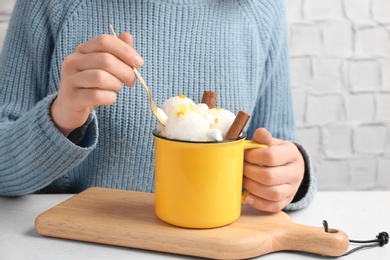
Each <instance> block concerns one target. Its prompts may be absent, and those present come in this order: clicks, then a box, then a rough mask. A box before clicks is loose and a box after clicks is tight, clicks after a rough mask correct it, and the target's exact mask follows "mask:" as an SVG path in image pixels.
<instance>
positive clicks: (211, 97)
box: [202, 90, 218, 109]
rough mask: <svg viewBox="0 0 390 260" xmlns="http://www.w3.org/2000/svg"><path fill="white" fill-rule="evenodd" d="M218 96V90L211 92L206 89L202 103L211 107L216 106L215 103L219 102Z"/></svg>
mask: <svg viewBox="0 0 390 260" xmlns="http://www.w3.org/2000/svg"><path fill="white" fill-rule="evenodd" d="M217 96H218V93H217V92H211V91H208V90H205V91H204V92H203V97H202V103H204V104H206V105H207V106H208V107H209V109H211V108H214V107H215V103H216V102H217Z"/></svg>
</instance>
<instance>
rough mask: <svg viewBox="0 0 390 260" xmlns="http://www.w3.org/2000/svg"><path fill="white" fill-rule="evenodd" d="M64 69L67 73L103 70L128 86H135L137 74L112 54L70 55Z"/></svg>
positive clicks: (66, 59) (65, 61)
mask: <svg viewBox="0 0 390 260" xmlns="http://www.w3.org/2000/svg"><path fill="white" fill-rule="evenodd" d="M63 69H64V72H65V73H66V72H67V73H72V72H73V73H79V72H82V71H87V70H102V71H104V72H108V73H110V74H112V75H113V76H114V77H116V78H117V79H119V80H120V81H122V82H123V83H125V84H126V85H127V86H134V85H135V74H134V71H133V70H132V68H131V67H129V66H128V65H127V64H125V63H123V62H122V61H121V60H119V59H117V58H116V57H115V56H113V55H112V54H110V53H105V52H98V53H87V54H78V53H76V54H72V55H69V56H68V57H67V58H65V60H64V64H63Z"/></svg>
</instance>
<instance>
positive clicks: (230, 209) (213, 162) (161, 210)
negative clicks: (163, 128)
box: [153, 131, 267, 228]
mask: <svg viewBox="0 0 390 260" xmlns="http://www.w3.org/2000/svg"><path fill="white" fill-rule="evenodd" d="M153 135H154V139H155V149H156V150H155V178H156V180H155V181H156V183H155V184H156V190H155V196H156V205H155V210H156V215H157V217H158V218H159V219H161V220H162V221H164V222H166V223H169V224H172V225H175V226H180V227H187V228H214V227H220V226H224V225H227V224H230V223H232V222H234V221H235V220H237V219H238V218H239V216H240V214H241V204H242V196H243V195H242V178H243V163H244V150H245V149H253V148H264V147H267V146H266V145H262V144H258V143H255V142H254V141H249V140H245V138H246V136H245V134H244V135H242V136H241V137H239V138H237V139H234V140H226V141H222V142H189V141H180V140H170V139H167V138H164V137H161V136H160V135H158V134H157V132H156V131H154V132H153Z"/></svg>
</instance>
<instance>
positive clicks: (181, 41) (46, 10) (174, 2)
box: [0, 0, 316, 211]
mask: <svg viewBox="0 0 390 260" xmlns="http://www.w3.org/2000/svg"><path fill="white" fill-rule="evenodd" d="M110 23H111V24H113V25H114V27H115V30H116V31H117V33H119V32H122V33H120V35H119V39H118V38H115V37H114V36H112V35H110V30H109V24H110ZM128 32H131V34H130V33H128ZM133 67H136V68H140V72H141V74H142V75H143V77H144V78H145V79H146V81H147V82H148V85H149V86H150V87H151V89H152V92H153V97H154V99H155V102H156V103H157V104H161V103H162V102H163V101H164V100H166V99H167V98H170V97H173V96H176V95H178V94H181V93H183V94H185V95H186V96H188V97H190V98H191V99H193V100H194V101H200V100H201V95H202V94H203V91H204V90H211V91H214V92H218V93H219V96H218V102H217V106H218V107H223V108H225V109H228V110H230V111H232V112H234V113H237V112H238V111H239V110H244V111H245V112H247V113H249V114H251V121H250V122H249V126H248V129H247V132H248V137H249V138H251V139H252V138H253V139H254V140H255V141H257V142H259V143H265V144H267V145H268V146H269V148H268V149H253V150H250V151H247V152H246V154H245V166H244V186H245V188H246V189H247V190H248V191H249V192H250V193H251V195H250V196H248V197H247V199H246V202H247V203H248V204H250V205H252V206H253V207H255V208H257V209H259V210H265V211H279V210H282V209H285V210H295V209H300V208H302V207H305V206H307V205H308V204H309V203H310V201H311V199H312V197H313V195H314V193H315V190H316V188H315V175H314V173H313V171H312V169H311V167H310V158H309V156H308V154H307V153H306V152H305V150H304V149H303V147H302V146H301V145H300V144H298V142H297V136H296V132H295V129H294V127H295V126H294V118H293V105H292V97H291V86H290V78H289V55H288V39H287V30H286V19H285V10H284V1H283V0H277V1H275V0H247V1H237V0H236V1H233V0H231V1H213V0H200V1H199V0H186V1H180V0H160V1H159V0H148V1H141V0H138V1H137V0H131V1H129V0H128V1H126V0H117V1H107V0H106V1H105V0H95V1H82V0H76V1H61V0H41V1H39V0H35V1H23V0H21V1H18V2H17V4H16V6H15V9H14V13H13V15H12V18H11V21H10V25H9V29H8V33H7V37H6V40H5V43H4V48H3V52H2V55H1V61H0V130H1V131H0V194H1V195H6V196H17V195H23V194H28V193H33V192H41V193H48V192H56V193H58V192H80V191H82V190H84V189H86V188H88V187H91V186H104V187H111V188H119V189H130V190H137V191H146V192H153V191H154V168H153V160H154V158H153V138H152V134H151V132H152V130H153V129H154V128H155V127H156V120H155V119H154V118H153V115H152V113H151V111H150V110H149V107H148V105H149V104H148V99H147V98H146V94H145V92H144V90H143V89H142V87H140V86H138V85H137V86H136V80H135V77H134V73H133V70H132V68H133ZM141 67H142V68H141ZM124 85H127V86H129V87H130V88H128V87H123V86H124ZM134 86H136V87H134Z"/></svg>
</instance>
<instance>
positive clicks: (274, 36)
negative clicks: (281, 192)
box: [248, 0, 316, 210]
mask: <svg viewBox="0 0 390 260" xmlns="http://www.w3.org/2000/svg"><path fill="white" fill-rule="evenodd" d="M256 2H257V4H258V5H260V9H261V10H268V15H262V16H260V17H263V18H262V19H263V20H262V21H261V22H259V23H258V24H260V26H261V28H259V31H260V33H259V34H260V38H261V39H262V40H261V41H262V42H263V44H262V45H261V47H264V45H265V46H268V47H267V48H265V50H262V51H264V52H265V53H264V55H265V56H266V57H267V59H266V62H265V65H264V71H263V77H262V81H261V82H260V86H259V94H258V99H257V104H256V107H255V110H254V111H253V115H252V118H251V122H250V125H249V127H248V136H249V137H252V136H253V133H254V131H255V130H256V129H257V128H259V127H264V128H266V129H267V130H268V131H270V133H271V134H272V136H273V137H275V138H279V139H283V140H288V141H291V142H294V143H295V144H296V146H297V147H298V150H299V151H300V152H301V154H302V156H303V158H304V161H305V173H304V178H303V181H302V183H301V185H300V188H299V190H298V192H297V194H296V195H295V198H294V199H293V202H292V203H291V204H290V205H288V206H287V207H286V208H285V210H297V209H301V208H304V207H306V206H308V205H309V203H310V202H311V201H312V199H313V197H314V194H315V192H316V176H315V173H314V172H313V168H312V167H311V162H310V156H309V155H308V153H307V152H306V150H305V149H304V147H303V146H302V145H300V144H299V141H298V138H297V134H296V130H295V119H294V111H293V100H292V91H291V82H290V60H289V57H290V56H289V45H288V32H287V21H286V14H285V6H284V1H282V0H277V1H275V0H269V1H256ZM264 5H266V6H264Z"/></svg>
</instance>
